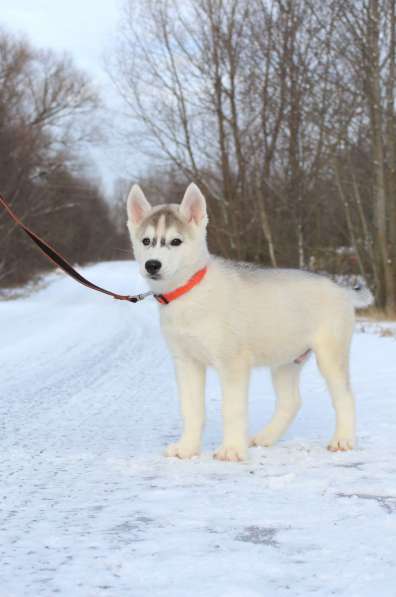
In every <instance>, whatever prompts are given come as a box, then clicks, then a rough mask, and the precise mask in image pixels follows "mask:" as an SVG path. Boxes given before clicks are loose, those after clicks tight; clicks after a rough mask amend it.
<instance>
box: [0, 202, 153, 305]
mask: <svg viewBox="0 0 396 597" xmlns="http://www.w3.org/2000/svg"><path fill="white" fill-rule="evenodd" d="M0 205H2V206H3V207H4V209H5V211H6V212H7V213H8V215H9V216H10V218H11V219H12V220H13V221H14V222H15V224H17V226H19V228H21V229H22V230H23V231H24V232H25V234H27V236H29V238H31V239H32V241H33V242H34V243H35V244H36V245H37V246H38V248H39V249H40V251H42V252H43V253H44V254H45V255H46V256H47V257H48V259H49V260H50V261H52V262H53V263H55V265H57V266H58V267H60V268H61V269H62V270H63V271H64V272H65V273H66V274H68V275H69V276H70V277H71V278H73V279H74V280H75V281H76V282H79V283H80V284H83V286H87V288H91V290H96V291H97V292H102V293H103V294H107V295H109V296H112V297H113V298H114V299H117V300H118V301H129V302H130V303H137V302H138V301H142V300H143V299H145V298H146V297H147V296H151V295H152V294H153V292H151V291H149V292H144V293H142V294H136V295H129V294H117V293H116V292H112V291H111V290H106V289H105V288H102V287H101V286H97V285H96V284H93V283H92V282H90V281H89V280H87V278H84V276H82V275H81V274H79V273H78V272H77V271H76V270H75V269H74V267H73V266H72V265H71V264H70V263H69V262H68V261H67V259H65V258H64V257H63V256H62V255H60V254H59V253H58V252H57V251H55V249H54V248H53V247H51V246H50V245H49V244H48V243H47V242H46V241H45V240H43V239H42V238H40V237H39V236H38V235H37V234H36V233H35V232H33V230H31V229H30V228H28V227H27V226H25V224H24V223H23V222H21V220H20V219H19V218H18V216H17V215H16V214H15V213H14V212H13V211H12V209H11V207H10V206H9V205H8V203H7V201H6V200H5V198H4V197H3V195H1V193H0ZM157 300H158V299H157Z"/></svg>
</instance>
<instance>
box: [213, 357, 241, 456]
mask: <svg viewBox="0 0 396 597" xmlns="http://www.w3.org/2000/svg"><path fill="white" fill-rule="evenodd" d="M230 365H231V364H230ZM233 365H234V366H230V367H228V366H227V368H220V369H219V375H220V380H221V384H222V388H223V405H222V412H223V420H224V440H223V444H222V445H221V446H220V447H219V449H218V450H216V452H215V453H214V458H216V459H218V460H232V461H241V460H246V458H247V449H248V442H247V420H248V408H247V407H248V387H249V368H248V367H247V366H245V365H244V364H243V363H241V362H239V363H233Z"/></svg>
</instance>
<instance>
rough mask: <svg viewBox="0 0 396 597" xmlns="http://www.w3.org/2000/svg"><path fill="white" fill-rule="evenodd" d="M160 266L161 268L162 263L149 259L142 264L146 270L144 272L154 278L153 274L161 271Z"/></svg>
mask: <svg viewBox="0 0 396 597" xmlns="http://www.w3.org/2000/svg"><path fill="white" fill-rule="evenodd" d="M161 266H162V263H161V262H160V261H158V260H157V259H149V260H148V261H146V263H145V264H144V267H145V268H146V271H147V272H148V273H149V274H150V276H154V275H155V274H158V272H159V271H160V269H161Z"/></svg>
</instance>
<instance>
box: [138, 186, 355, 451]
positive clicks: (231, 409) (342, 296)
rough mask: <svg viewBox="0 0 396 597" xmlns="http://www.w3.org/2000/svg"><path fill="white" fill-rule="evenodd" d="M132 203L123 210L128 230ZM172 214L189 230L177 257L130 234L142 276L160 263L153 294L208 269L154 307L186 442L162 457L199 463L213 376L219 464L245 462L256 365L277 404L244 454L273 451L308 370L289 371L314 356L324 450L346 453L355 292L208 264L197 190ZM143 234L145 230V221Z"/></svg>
mask: <svg viewBox="0 0 396 597" xmlns="http://www.w3.org/2000/svg"><path fill="white" fill-rule="evenodd" d="M141 199H142V198H141V196H140V194H139V197H138V198H137V199H135V200H136V201H138V202H139V205H141V204H142V201H141ZM135 200H134V199H132V201H131V202H130V203H129V204H128V213H129V217H130V220H131V214H133V213H135V212H134V201H135ZM202 202H203V203H202ZM154 209H157V208H154ZM171 209H172V210H175V213H177V210H178V209H179V215H181V216H182V217H183V218H184V221H185V226H186V227H187V228H186V231H185V234H183V235H182V237H183V244H182V245H181V246H180V247H174V248H173V247H171V248H170V250H169V247H168V246H167V247H159V246H157V247H149V248H148V249H147V248H145V247H144V248H143V247H142V243H141V235H140V232H139V227H138V226H137V225H136V224H133V223H131V222H130V224H129V229H130V232H131V239H132V243H133V246H134V250H135V256H136V259H137V260H138V261H139V263H140V265H141V271H142V272H143V273H144V271H145V270H144V263H145V261H146V260H147V259H159V260H160V261H161V263H163V276H162V277H161V279H159V280H155V281H149V283H150V286H151V288H152V290H153V291H154V292H155V293H166V292H169V291H171V290H173V289H175V288H177V287H178V286H180V285H181V284H183V283H185V282H186V281H187V280H188V279H189V278H190V277H191V276H192V275H193V274H194V273H195V272H196V271H197V270H198V269H200V268H201V267H203V266H204V265H207V266H208V271H207V274H206V276H205V277H204V278H203V280H202V281H201V282H200V283H199V284H198V285H197V286H195V287H194V288H193V289H192V290H191V291H190V292H188V293H186V294H185V295H183V296H181V297H180V298H178V299H176V300H175V301H173V302H171V303H170V304H169V305H164V306H160V307H159V308H160V319H161V328H162V331H163V333H164V335H165V338H166V340H167V342H168V345H169V348H170V350H171V352H172V355H173V357H174V361H175V368H176V376H177V382H178V387H179V394H180V401H181V411H182V416H183V421H184V431H183V434H182V436H181V438H180V439H179V441H178V442H177V443H175V444H172V445H171V446H169V447H168V449H167V455H169V456H178V457H179V458H191V457H192V456H194V455H197V454H199V451H200V445H201V434H202V428H203V425H204V416H205V415H204V410H205V407H204V404H205V399H204V387H205V371H206V368H207V367H209V366H210V367H214V368H215V369H216V370H217V372H218V374H219V377H220V381H221V385H222V391H223V408H222V411H223V418H224V439H223V443H222V445H221V446H220V447H219V449H218V450H217V451H216V452H215V458H218V459H221V460H235V461H238V460H245V459H246V457H247V448H248V445H249V440H248V437H247V406H248V384H249V377H250V371H251V369H252V367H255V366H258V365H264V366H268V367H270V368H271V372H272V379H273V385H274V389H275V392H276V395H277V402H276V407H275V412H274V415H273V417H272V419H271V421H270V422H269V423H268V424H267V425H266V426H265V427H264V428H263V430H262V431H261V432H260V433H258V434H257V435H256V436H255V437H253V438H251V440H250V445H257V446H270V445H272V444H273V443H274V442H276V441H277V440H278V439H279V438H280V437H281V436H282V435H283V434H284V433H285V431H286V430H287V428H288V426H289V425H290V423H291V422H292V421H293V419H294V417H295V415H296V414H297V412H298V409H299V407H300V396H299V389H298V384H299V376H300V372H301V369H302V367H303V365H304V363H301V364H296V363H295V362H294V361H295V359H296V358H298V357H299V356H301V355H302V354H303V353H304V352H305V351H307V349H312V351H313V352H314V353H315V355H316V359H317V362H318V365H319V369H320V371H321V373H322V375H323V376H324V378H325V380H326V382H327V385H328V388H329V391H330V394H331V397H332V402H333V406H334V409H335V414H336V429H335V433H334V435H333V437H332V438H331V439H330V442H329V445H328V448H329V449H330V450H333V451H337V450H349V449H351V448H352V447H353V446H354V444H355V401H354V397H353V394H352V391H351V388H350V382H349V350H350V342H351V337H352V333H353V327H354V306H353V302H354V300H353V296H354V294H353V293H354V292H355V291H352V290H346V289H343V288H341V287H339V286H337V285H336V284H334V283H333V282H331V281H330V280H328V279H327V278H324V277H322V276H318V275H315V274H310V273H306V272H301V271H298V270H279V269H278V270H272V269H267V270H266V269H258V268H254V267H249V266H246V265H243V264H234V263H232V262H228V261H224V260H223V259H220V258H217V257H213V256H210V255H209V253H208V251H207V246H206V224H207V217H206V209H205V206H204V199H203V196H202V194H201V193H200V191H199V189H197V187H196V186H195V185H193V186H192V185H190V187H189V188H188V189H187V191H186V195H185V197H184V199H183V202H182V204H181V206H180V208H177V206H174V205H173V206H172V207H171ZM140 224H141V227H144V220H143V221H142V220H140ZM172 234H175V232H174V231H170V236H172ZM172 254H173V256H172ZM366 298H367V297H366ZM357 302H358V301H357ZM363 302H364V300H363ZM360 303H362V299H360ZM366 304H367V301H366Z"/></svg>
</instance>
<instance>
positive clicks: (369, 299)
mask: <svg viewBox="0 0 396 597" xmlns="http://www.w3.org/2000/svg"><path fill="white" fill-rule="evenodd" d="M347 292H348V294H349V296H350V297H351V299H352V304H353V306H354V307H355V309H365V308H366V307H369V306H370V305H372V304H373V303H374V295H373V293H372V292H371V290H370V289H369V288H367V286H363V285H362V284H356V285H355V286H354V287H353V288H347Z"/></svg>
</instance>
